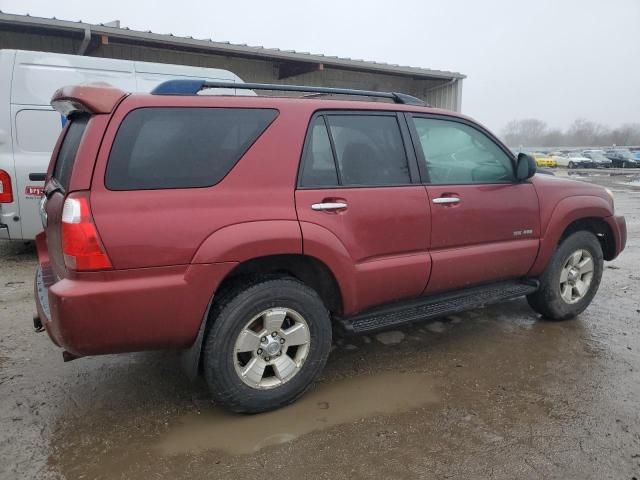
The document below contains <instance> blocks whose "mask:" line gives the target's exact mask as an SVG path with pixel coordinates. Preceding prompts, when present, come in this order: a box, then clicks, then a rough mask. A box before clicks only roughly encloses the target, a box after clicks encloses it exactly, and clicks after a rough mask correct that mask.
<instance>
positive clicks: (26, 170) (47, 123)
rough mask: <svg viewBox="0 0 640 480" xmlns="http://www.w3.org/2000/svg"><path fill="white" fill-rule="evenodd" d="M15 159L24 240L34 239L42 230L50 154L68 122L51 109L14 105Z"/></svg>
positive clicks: (12, 112) (17, 193)
mask: <svg viewBox="0 0 640 480" xmlns="http://www.w3.org/2000/svg"><path fill="white" fill-rule="evenodd" d="M11 117H12V119H13V129H12V130H13V145H14V150H13V158H14V164H15V175H16V191H15V192H14V195H15V196H16V197H17V200H18V202H19V206H20V224H21V227H22V238H23V239H32V238H35V236H36V235H37V234H38V233H39V232H40V231H42V222H41V220H40V215H39V200H40V197H41V196H42V191H43V188H44V179H45V176H46V173H47V167H48V165H49V160H50V158H51V151H52V150H53V147H54V146H55V144H56V141H57V140H58V136H59V135H60V132H61V131H62V127H63V124H64V122H65V121H66V120H65V119H64V118H63V117H62V116H61V115H60V114H59V113H58V112H56V111H54V110H51V108H50V107H39V106H35V105H24V106H23V105H12V106H11Z"/></svg>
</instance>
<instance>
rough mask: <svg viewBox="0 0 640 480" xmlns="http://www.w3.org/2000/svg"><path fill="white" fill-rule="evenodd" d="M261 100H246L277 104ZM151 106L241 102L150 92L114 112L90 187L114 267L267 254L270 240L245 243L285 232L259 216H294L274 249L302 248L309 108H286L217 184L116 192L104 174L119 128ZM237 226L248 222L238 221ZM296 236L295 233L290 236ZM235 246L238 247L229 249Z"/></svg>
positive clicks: (288, 219) (292, 250)
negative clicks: (301, 181) (300, 194)
mask: <svg viewBox="0 0 640 480" xmlns="http://www.w3.org/2000/svg"><path fill="white" fill-rule="evenodd" d="M260 102H261V101H258V102H257V103H258V105H256V102H253V103H251V104H248V105H252V106H254V107H256V106H258V107H263V108H273V107H272V106H270V104H267V103H266V102H262V103H264V106H263V105H260ZM148 106H165V107H166V106H180V107H188V106H194V107H207V106H210V107H225V106H235V107H238V106H239V105H238V101H237V100H236V99H234V98H233V97H169V96H155V97H152V96H148V95H145V96H130V97H128V98H127V99H126V100H124V101H123V103H122V104H121V105H120V107H119V108H118V109H117V110H116V112H115V113H114V116H113V119H112V121H111V122H110V124H109V127H108V128H107V132H106V134H105V138H104V141H103V142H102V147H101V149H100V152H99V154H98V160H97V164H96V168H95V171H94V175H93V181H92V188H91V206H92V209H93V215H94V218H95V221H96V224H97V228H98V231H99V233H100V236H101V238H102V241H103V243H104V245H105V248H106V250H107V252H108V254H109V257H110V258H111V261H112V263H113V265H114V267H115V268H116V269H124V268H144V267H152V266H161V265H180V264H188V263H190V262H192V260H193V261H194V262H196V263H208V262H217V261H225V259H226V260H228V259H230V258H233V260H236V261H242V260H244V259H247V258H244V257H248V258H252V257H255V256H261V252H262V251H268V250H269V249H268V248H267V247H265V246H264V243H263V244H262V246H258V245H254V247H255V248H248V246H249V244H250V243H247V241H248V240H250V239H251V236H252V235H258V236H261V238H262V239H266V240H267V243H269V238H274V237H277V236H278V234H279V233H280V232H278V225H276V224H271V225H267V224H264V223H256V224H255V225H250V224H251V223H254V222H265V221H276V222H292V223H291V224H289V225H288V226H287V228H285V229H283V231H282V232H281V233H283V234H286V235H290V238H289V240H285V241H284V242H282V243H280V244H279V245H275V246H274V245H272V248H271V251H269V253H301V252H302V244H301V235H300V231H299V227H298V226H297V216H296V211H295V206H294V188H295V181H296V174H297V167H298V161H299V158H300V151H301V148H302V141H303V138H304V132H305V130H306V126H307V122H306V121H304V117H305V116H306V118H307V119H308V116H309V113H307V112H305V108H304V107H299V106H298V107H297V106H296V105H294V104H292V105H291V108H281V109H280V112H279V115H278V117H277V118H276V119H275V120H274V122H273V123H272V124H271V125H270V126H269V127H268V128H267V130H266V131H265V132H264V133H263V134H262V136H261V137H260V138H258V140H257V141H256V142H255V143H254V144H253V146H252V147H251V148H250V149H249V151H248V152H247V153H246V154H245V155H244V157H243V158H242V159H240V161H239V162H238V163H237V164H236V165H235V167H234V168H233V169H232V170H231V171H230V172H229V174H228V175H227V176H226V177H225V178H224V179H223V180H222V181H221V182H219V183H218V184H217V185H214V186H212V187H206V188H187V189H163V190H138V191H110V190H108V189H107V188H106V187H105V184H104V178H105V171H106V165H107V160H108V156H109V151H110V147H111V145H112V143H113V140H114V138H115V135H116V132H117V127H118V126H119V125H120V123H121V122H122V120H123V118H124V117H125V116H126V114H127V113H129V112H130V111H131V110H133V109H135V108H139V107H148ZM240 106H241V105H240ZM301 110H302V111H301ZM301 113H302V118H301V115H300V114H301ZM285 145H286V148H284V146H285ZM177 160H178V159H177ZM177 165H179V163H178V162H177ZM239 224H249V225H250V226H248V227H246V226H245V227H238V226H237V225H239ZM230 226H231V227H230ZM292 227H294V228H293V229H292ZM293 234H295V237H293V238H291V235H293ZM286 235H285V236H286ZM241 243H247V245H246V247H243V248H240V247H238V244H241ZM222 245H225V246H226V247H223V246H222ZM225 248H226V251H225ZM274 250H275V251H274ZM230 251H231V252H232V253H230V254H229V255H226V253H227V252H230Z"/></svg>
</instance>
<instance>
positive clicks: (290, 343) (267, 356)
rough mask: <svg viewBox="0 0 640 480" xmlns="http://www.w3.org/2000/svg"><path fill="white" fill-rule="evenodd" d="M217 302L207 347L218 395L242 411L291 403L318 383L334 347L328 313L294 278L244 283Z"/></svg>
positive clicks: (207, 371)
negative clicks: (315, 381)
mask: <svg viewBox="0 0 640 480" xmlns="http://www.w3.org/2000/svg"><path fill="white" fill-rule="evenodd" d="M222 301H223V303H224V304H223V305H219V306H217V309H216V312H217V317H216V318H212V321H213V325H212V327H211V328H210V330H209V332H208V334H207V337H206V340H205V347H204V354H203V367H204V375H205V378H206V380H207V383H208V385H209V388H210V390H211V394H212V396H213V398H214V400H215V401H216V402H217V403H219V404H221V405H222V406H224V407H225V408H227V409H229V410H232V411H234V412H239V413H258V412H264V411H267V410H273V409H276V408H279V407H282V406H284V405H287V404H289V403H291V402H293V401H294V400H296V399H297V398H298V397H300V396H301V395H302V394H303V393H304V392H305V391H306V390H307V389H308V388H309V387H310V386H311V384H312V383H313V381H314V380H315V379H316V377H317V376H318V374H319V373H320V372H321V370H322V368H323V367H324V364H325V363H326V360H327V357H328V356H329V351H330V348H331V322H330V320H329V313H328V311H327V309H326V308H325V306H324V304H323V302H322V300H321V299H320V297H319V296H318V294H317V293H316V292H315V291H314V290H312V289H311V288H309V287H307V286H306V285H304V284H302V283H300V282H298V281H297V280H294V279H289V278H282V279H273V280H266V281H262V282H260V283H257V284H254V285H252V286H246V287H244V288H242V287H240V288H239V289H237V290H235V291H234V292H233V293H232V294H229V295H227V296H226V297H225V298H224V299H223V300H222Z"/></svg>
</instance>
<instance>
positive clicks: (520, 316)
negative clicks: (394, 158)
mask: <svg viewBox="0 0 640 480" xmlns="http://www.w3.org/2000/svg"><path fill="white" fill-rule="evenodd" d="M618 172H621V173H622V174H621V175H610V174H611V173H618ZM569 173H571V174H572V175H571V176H575V177H576V178H580V179H581V180H584V181H589V182H594V183H598V184H602V185H605V186H607V187H609V188H611V189H612V190H613V191H614V193H615V195H616V209H617V211H618V212H620V213H623V214H624V215H625V216H626V218H627V222H628V228H629V241H628V245H627V250H626V251H625V252H624V253H623V254H622V255H621V256H620V257H619V258H618V259H616V260H615V261H613V262H610V263H607V264H606V268H605V273H604V277H603V281H602V285H601V287H600V291H599V293H598V294H597V296H596V298H595V300H594V303H593V304H592V305H591V307H590V308H589V309H587V311H586V312H585V313H583V314H582V315H581V316H580V317H579V318H578V319H576V320H572V321H568V322H558V323H555V322H545V321H541V320H539V319H538V318H537V316H536V315H535V314H534V313H533V312H532V311H531V310H530V309H529V307H528V306H527V304H526V301H524V300H522V299H519V300H514V301H511V302H507V303H505V304H502V305H496V306H492V307H487V308H483V309H477V310H474V311H471V312H467V313H464V314H460V315H455V316H450V317H446V318H442V319H438V320H437V321H432V322H429V323H422V324H415V325H412V326H409V327H406V328H402V329H399V330H394V331H390V332H384V333H382V334H378V335H375V336H373V335H372V336H366V337H349V338H342V339H336V341H335V345H334V349H333V351H332V354H331V357H330V359H329V362H328V364H327V367H326V369H325V371H324V373H323V375H322V378H321V380H320V382H319V383H318V384H317V386H316V387H315V388H314V389H313V390H312V391H311V392H310V393H308V394H307V395H305V396H304V397H303V398H302V399H301V400H300V401H298V402H297V403H296V404H294V405H292V406H290V407H287V408H284V409H281V410H278V411H276V412H270V413H267V414H262V415H257V416H239V415H232V414H228V413H226V412H224V411H222V410H220V409H218V408H216V407H215V406H214V405H212V404H211V402H210V400H209V398H208V394H207V390H206V386H205V385H204V383H203V382H201V381H200V382H197V383H195V384H193V383H190V382H189V381H188V380H187V379H186V377H185V376H184V375H183V373H182V371H181V369H180V366H179V364H178V361H177V360H178V356H177V354H176V353H174V352H148V353H137V354H129V355H119V356H104V357H95V358H86V359H80V360H77V361H74V362H71V363H66V364H65V363H62V358H61V354H60V351H59V350H58V349H57V348H56V347H54V346H53V344H51V343H50V341H49V340H48V338H47V337H46V335H45V334H35V333H33V331H32V325H31V321H30V319H31V315H32V312H33V301H32V288H33V283H32V275H33V270H34V268H35V264H36V260H35V254H34V252H33V248H32V247H28V246H27V247H25V246H23V245H8V244H0V478H1V479H5V478H6V479H12V478H45V479H46V478H66V479H76V478H78V479H79V478H87V479H93V478H96V479H125V478H145V479H146V478H153V479H156V478H171V479H173V478H205V477H206V478H243V479H247V478H260V479H264V478H265V477H268V478H278V479H289V478H292V479H293V478H295V479H299V478H327V479H342V478H344V479H347V478H349V479H352V478H425V479H426V478H465V479H466V478H500V479H512V478H562V479H565V478H580V479H587V478H588V479H590V478H593V479H605V478H611V479H629V480H630V479H632V478H634V477H637V478H640V326H639V323H640V243H639V242H638V240H637V239H638V238H640V182H639V180H640V178H639V177H640V172H637V173H634V172H630V171H626V172H625V171H576V172H573V171H572V172H569ZM562 174H563V175H566V174H567V172H562ZM574 174H578V175H574Z"/></svg>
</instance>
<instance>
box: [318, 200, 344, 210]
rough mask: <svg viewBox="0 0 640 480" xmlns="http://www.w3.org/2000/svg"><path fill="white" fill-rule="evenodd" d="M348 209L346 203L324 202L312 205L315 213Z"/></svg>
mask: <svg viewBox="0 0 640 480" xmlns="http://www.w3.org/2000/svg"><path fill="white" fill-rule="evenodd" d="M345 208H347V204H346V203H345V202H322V203H314V204H313V205H311V210H315V211H329V212H331V211H334V210H343V209H345Z"/></svg>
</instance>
